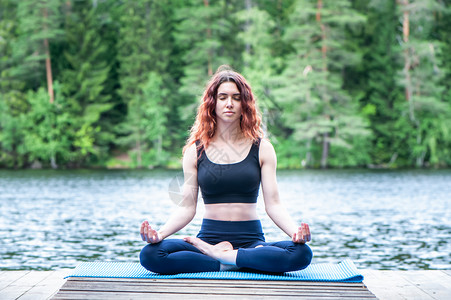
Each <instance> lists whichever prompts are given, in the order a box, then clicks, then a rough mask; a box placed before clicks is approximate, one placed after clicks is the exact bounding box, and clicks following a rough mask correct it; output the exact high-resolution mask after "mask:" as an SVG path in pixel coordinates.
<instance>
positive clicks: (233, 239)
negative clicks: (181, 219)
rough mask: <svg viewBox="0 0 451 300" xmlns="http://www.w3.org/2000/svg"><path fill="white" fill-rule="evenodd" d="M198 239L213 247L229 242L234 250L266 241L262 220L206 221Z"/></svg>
mask: <svg viewBox="0 0 451 300" xmlns="http://www.w3.org/2000/svg"><path fill="white" fill-rule="evenodd" d="M197 237H198V238H200V239H202V240H204V241H205V242H207V243H209V244H212V245H215V244H217V243H220V242H222V241H228V242H230V243H231V244H232V245H233V247H234V248H241V247H246V246H248V245H251V244H253V243H255V242H257V241H262V242H264V241H265V237H264V234H263V230H262V225H261V223H260V220H251V221H217V220H211V219H204V220H203V221H202V227H201V229H200V231H199V234H198V235H197Z"/></svg>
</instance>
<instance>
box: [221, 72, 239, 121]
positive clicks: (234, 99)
mask: <svg viewBox="0 0 451 300" xmlns="http://www.w3.org/2000/svg"><path fill="white" fill-rule="evenodd" d="M215 112H216V117H217V120H218V121H219V120H222V121H224V122H226V123H233V122H236V121H238V122H239V121H240V118H241V95H240V91H239V90H238V87H237V86H236V84H235V82H231V81H227V82H223V83H221V85H220V86H219V88H218V93H217V95H216V109H215Z"/></svg>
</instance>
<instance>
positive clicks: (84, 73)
mask: <svg viewBox="0 0 451 300" xmlns="http://www.w3.org/2000/svg"><path fill="white" fill-rule="evenodd" d="M68 8H69V11H68V12H67V13H66V19H65V24H64V25H65V44H66V47H65V49H64V62H63V64H64V66H65V68H64V69H63V70H62V71H61V73H60V75H61V79H62V81H63V82H64V84H63V85H62V89H63V94H64V96H65V99H66V101H67V102H68V103H70V109H71V113H72V114H73V115H74V117H75V116H81V118H76V119H77V121H78V122H74V126H75V127H76V130H77V133H76V136H77V137H78V140H77V141H75V142H74V146H75V147H76V148H78V149H79V158H78V159H77V160H78V161H79V162H80V163H81V162H83V161H84V160H86V159H89V158H90V157H91V156H94V157H98V156H103V157H105V156H106V155H107V153H108V152H107V151H108V149H107V146H108V144H109V143H111V142H112V140H114V133H113V132H112V131H107V129H110V130H112V129H111V125H110V121H108V120H105V119H104V118H103V119H102V115H103V114H105V113H106V112H108V111H109V110H111V109H112V108H113V106H114V103H113V101H112V97H111V94H113V95H114V91H111V90H106V88H107V87H106V84H107V81H108V76H109V75H110V74H111V65H112V63H114V60H113V61H107V59H108V58H110V57H109V55H108V52H109V51H110V48H111V47H110V44H109V43H108V42H106V41H105V40H104V38H103V32H104V30H105V27H106V26H107V25H108V23H106V22H105V21H103V19H102V17H104V14H101V7H100V8H99V7H98V6H93V5H92V3H91V1H88V0H85V1H73V2H72V3H71V5H70V6H68ZM91 159H92V158H91Z"/></svg>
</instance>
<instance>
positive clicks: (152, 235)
mask: <svg viewBox="0 0 451 300" xmlns="http://www.w3.org/2000/svg"><path fill="white" fill-rule="evenodd" d="M150 236H151V239H150V240H151V241H152V243H154V242H156V240H157V231H156V230H155V229H150Z"/></svg>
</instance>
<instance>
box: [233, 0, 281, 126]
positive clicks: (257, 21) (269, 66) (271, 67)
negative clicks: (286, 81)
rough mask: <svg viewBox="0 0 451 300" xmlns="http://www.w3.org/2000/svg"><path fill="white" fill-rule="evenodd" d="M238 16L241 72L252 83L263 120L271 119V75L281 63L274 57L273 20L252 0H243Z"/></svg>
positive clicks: (274, 105)
mask: <svg viewBox="0 0 451 300" xmlns="http://www.w3.org/2000/svg"><path fill="white" fill-rule="evenodd" d="M237 18H238V20H240V21H242V23H243V27H244V30H243V31H242V32H240V33H238V38H239V39H240V40H241V43H243V44H244V45H245V49H244V52H243V64H244V67H243V68H242V73H243V74H244V76H245V77H246V78H247V80H248V81H249V83H250V84H251V86H252V91H253V93H254V95H255V96H256V97H257V99H258V101H257V103H258V104H259V106H260V107H261V108H262V109H263V118H264V122H263V123H264V124H266V123H267V122H268V121H269V122H273V120H272V119H273V117H272V115H273V111H274V110H276V111H277V110H278V106H277V103H276V102H275V100H274V99H273V97H272V94H271V79H272V77H273V76H274V75H275V73H274V72H275V69H276V67H275V65H277V64H278V63H279V64H280V59H274V58H273V50H272V45H273V44H274V36H273V35H272V32H274V30H275V22H274V21H273V20H272V17H271V16H270V15H269V14H268V13H267V12H266V11H264V10H261V9H259V8H258V7H257V6H256V5H255V4H253V3H252V1H251V0H247V1H246V8H245V9H244V10H243V11H241V12H239V13H237Z"/></svg>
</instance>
